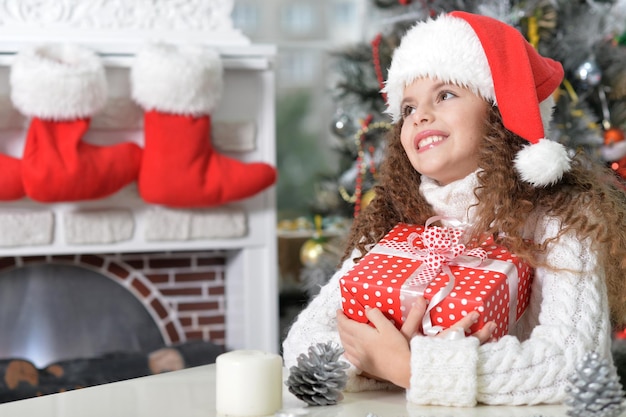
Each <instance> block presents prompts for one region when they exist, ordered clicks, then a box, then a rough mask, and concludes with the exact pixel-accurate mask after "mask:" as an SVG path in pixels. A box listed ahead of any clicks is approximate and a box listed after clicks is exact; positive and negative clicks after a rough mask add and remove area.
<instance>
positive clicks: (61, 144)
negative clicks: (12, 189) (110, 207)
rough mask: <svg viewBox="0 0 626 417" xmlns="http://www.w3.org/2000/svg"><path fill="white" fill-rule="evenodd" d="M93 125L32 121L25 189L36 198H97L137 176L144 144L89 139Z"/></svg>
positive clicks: (25, 160)
mask: <svg viewBox="0 0 626 417" xmlns="http://www.w3.org/2000/svg"><path fill="white" fill-rule="evenodd" d="M88 127H89V119H77V120H72V121H62V122H54V121H45V120H41V119H38V118H33V119H32V121H31V123H30V127H29V129H28V136H27V137H26V146H25V148H24V156H23V157H22V161H23V163H22V176H23V179H24V188H25V189H26V194H27V195H28V196H29V197H30V198H32V199H33V200H36V201H41V202H56V201H79V200H93V199H98V198H102V197H106V196H108V195H111V194H113V193H115V192H116V191H118V190H119V189H120V188H122V187H124V186H125V185H127V184H129V183H131V182H133V181H135V180H136V179H137V175H138V172H139V164H140V162H141V149H140V148H139V146H137V145H135V144H133V143H121V144H117V145H113V146H95V145H91V144H88V143H84V142H82V137H83V136H84V134H85V132H86V131H87V129H88Z"/></svg>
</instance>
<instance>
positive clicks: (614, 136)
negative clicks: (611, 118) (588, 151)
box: [604, 127, 624, 145]
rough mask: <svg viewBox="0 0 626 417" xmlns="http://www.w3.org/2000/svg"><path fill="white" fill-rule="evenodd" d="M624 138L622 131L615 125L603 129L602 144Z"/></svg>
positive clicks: (609, 143) (612, 142) (619, 140)
mask: <svg viewBox="0 0 626 417" xmlns="http://www.w3.org/2000/svg"><path fill="white" fill-rule="evenodd" d="M623 140H624V131H622V129H619V128H617V127H611V128H608V129H607V130H605V131H604V144H605V145H613V144H615V143H617V142H621V141H623Z"/></svg>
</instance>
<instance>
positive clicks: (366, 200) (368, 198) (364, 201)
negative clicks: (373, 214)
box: [361, 189, 376, 210]
mask: <svg viewBox="0 0 626 417" xmlns="http://www.w3.org/2000/svg"><path fill="white" fill-rule="evenodd" d="M374 197H376V192H374V190H372V189H369V190H367V191H366V192H365V193H364V194H363V197H361V210H364V209H365V207H367V206H369V204H370V203H371V202H372V200H373V199H374Z"/></svg>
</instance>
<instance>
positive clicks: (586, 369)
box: [565, 352, 624, 417]
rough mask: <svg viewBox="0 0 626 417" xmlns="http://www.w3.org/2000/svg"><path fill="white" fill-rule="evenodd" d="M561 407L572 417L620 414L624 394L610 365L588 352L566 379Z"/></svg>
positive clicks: (607, 361) (610, 363)
mask: <svg viewBox="0 0 626 417" xmlns="http://www.w3.org/2000/svg"><path fill="white" fill-rule="evenodd" d="M569 381H570V383H571V385H570V386H568V387H566V388H565V391H566V392H567V393H568V395H569V397H568V398H567V399H566V400H565V404H566V405H568V406H570V410H568V411H567V415H568V416H572V417H617V416H618V415H620V414H621V412H622V411H623V410H624V398H623V397H624V391H623V390H622V385H621V384H620V382H619V377H618V376H617V370H616V369H615V365H613V363H612V362H609V360H607V359H606V358H601V357H600V355H599V354H598V353H596V352H589V353H587V354H586V355H585V357H584V358H583V360H582V362H581V363H580V364H579V365H578V366H577V367H576V373H575V374H574V375H572V376H570V378H569Z"/></svg>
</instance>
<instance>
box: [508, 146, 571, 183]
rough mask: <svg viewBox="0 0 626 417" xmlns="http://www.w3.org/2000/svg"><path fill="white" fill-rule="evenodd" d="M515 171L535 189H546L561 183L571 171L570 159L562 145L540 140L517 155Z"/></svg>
mask: <svg viewBox="0 0 626 417" xmlns="http://www.w3.org/2000/svg"><path fill="white" fill-rule="evenodd" d="M515 169H516V170H517V172H518V174H519V176H520V178H521V179H522V180H524V181H526V182H528V183H530V184H531V185H533V186H534V187H546V186H549V185H553V184H555V183H557V182H559V181H560V180H561V178H562V177H563V174H564V173H565V172H567V171H569V169H570V157H569V155H568V153H567V149H565V146H563V145H562V144H560V143H558V142H554V141H551V140H549V139H540V140H539V142H537V143H535V144H534V145H527V146H525V147H523V148H522V149H521V150H520V151H519V152H518V153H517V155H516V156H515Z"/></svg>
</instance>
